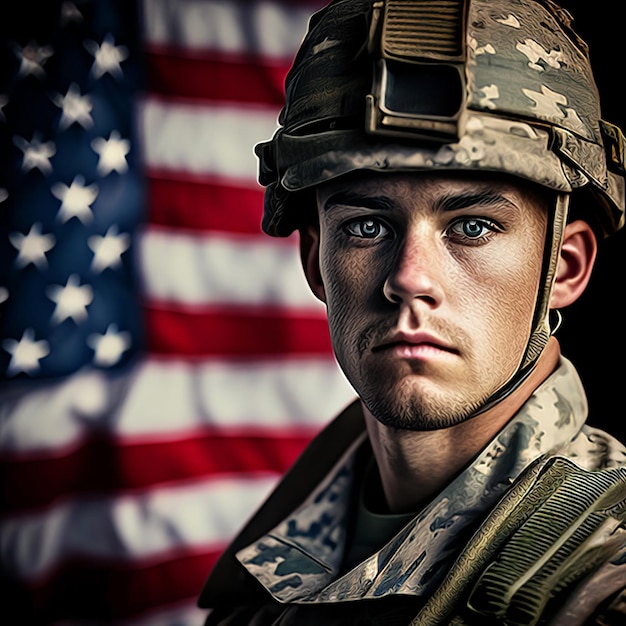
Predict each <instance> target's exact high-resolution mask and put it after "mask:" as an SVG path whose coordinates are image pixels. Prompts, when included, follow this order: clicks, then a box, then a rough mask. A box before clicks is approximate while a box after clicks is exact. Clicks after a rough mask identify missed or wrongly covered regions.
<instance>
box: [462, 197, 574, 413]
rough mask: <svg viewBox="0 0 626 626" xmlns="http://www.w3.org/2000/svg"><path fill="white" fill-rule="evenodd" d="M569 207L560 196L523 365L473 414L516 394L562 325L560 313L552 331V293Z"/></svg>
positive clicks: (549, 231) (550, 226)
mask: <svg viewBox="0 0 626 626" xmlns="http://www.w3.org/2000/svg"><path fill="white" fill-rule="evenodd" d="M568 208H569V194H564V193H560V194H558V195H557V197H556V202H555V206H554V211H552V212H551V214H550V218H549V222H548V229H547V234H546V246H545V249H544V260H543V268H542V271H541V281H540V282H539V289H538V290H537V306H536V308H535V314H534V316H533V323H532V328H531V332H530V337H529V339H528V343H527V345H526V351H525V352H524V356H523V358H522V360H521V362H520V366H519V367H518V368H517V370H516V371H515V373H514V374H513V375H512V376H511V378H509V380H508V381H507V382H506V383H505V384H504V385H502V387H500V388H499V389H498V390H497V391H496V392H495V393H494V394H493V395H492V396H491V397H489V398H488V399H487V400H486V401H485V403H484V404H483V405H482V406H481V407H480V408H479V409H478V410H477V411H476V412H475V413H474V414H473V416H474V417H475V416H476V415H480V414H481V413H484V412H485V411H487V410H488V409H490V408H492V407H493V406H494V405H496V404H498V403H499V402H501V401H502V400H503V399H504V398H506V397H507V396H509V395H510V394H511V393H512V392H513V391H515V390H516V389H517V388H518V387H519V386H520V385H521V384H522V383H523V382H524V380H525V379H526V378H527V377H528V375H529V374H530V373H531V372H532V371H533V368H534V367H535V363H536V362H537V359H538V358H539V355H540V354H541V353H542V352H543V349H544V348H545V347H546V344H547V343H548V340H549V339H550V336H551V335H553V334H554V333H555V332H556V330H557V328H558V327H559V326H560V318H561V315H560V313H559V314H558V318H559V319H558V323H557V324H556V325H555V327H554V328H553V329H551V328H550V294H551V293H552V287H553V286H554V281H555V278H556V270H557V266H558V262H559V256H560V253H561V244H562V243H563V233H564V231H565V224H566V222H567V212H568Z"/></svg>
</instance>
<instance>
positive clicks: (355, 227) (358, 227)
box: [345, 219, 390, 239]
mask: <svg viewBox="0 0 626 626" xmlns="http://www.w3.org/2000/svg"><path fill="white" fill-rule="evenodd" d="M345 230H346V231H347V232H348V233H349V234H351V235H354V236H355V237H360V238H361V239H380V238H381V237H387V236H388V235H389V233H390V231H389V229H388V228H387V227H386V226H385V225H384V224H381V223H380V222H379V221H377V220H373V219H367V220H354V221H352V222H350V223H348V224H346V226H345Z"/></svg>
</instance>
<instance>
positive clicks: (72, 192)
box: [52, 175, 98, 224]
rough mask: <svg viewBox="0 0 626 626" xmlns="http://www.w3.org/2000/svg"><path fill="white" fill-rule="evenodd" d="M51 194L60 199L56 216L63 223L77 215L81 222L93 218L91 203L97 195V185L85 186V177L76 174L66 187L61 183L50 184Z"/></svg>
mask: <svg viewBox="0 0 626 626" xmlns="http://www.w3.org/2000/svg"><path fill="white" fill-rule="evenodd" d="M52 194H53V195H54V196H55V198H58V199H59V200H61V207H60V208H59V212H58V213H57V218H58V219H59V220H61V222H63V223H65V222H67V221H68V220H70V219H71V218H72V217H77V218H78V219H79V220H80V221H81V222H82V223H83V224H86V223H87V222H90V221H91V220H92V219H93V213H92V212H91V204H92V203H93V202H94V200H95V199H96V197H97V196H98V185H96V184H93V185H89V186H85V179H84V178H83V177H82V176H80V175H77V176H75V177H74V180H73V181H72V184H71V185H70V186H69V187H68V186H67V185H65V184H63V183H55V184H54V185H52Z"/></svg>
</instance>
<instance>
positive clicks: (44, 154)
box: [13, 134, 56, 174]
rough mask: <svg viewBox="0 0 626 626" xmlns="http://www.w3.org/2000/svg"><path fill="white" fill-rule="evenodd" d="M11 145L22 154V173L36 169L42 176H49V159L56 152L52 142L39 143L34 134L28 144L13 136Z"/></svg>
mask: <svg viewBox="0 0 626 626" xmlns="http://www.w3.org/2000/svg"><path fill="white" fill-rule="evenodd" d="M13 143H14V144H15V145H16V146H17V147H18V148H19V149H20V150H21V151H22V152H23V153H24V160H23V161H22V170H23V171H24V172H28V171H30V170H32V169H34V168H37V169H38V170H39V171H40V172H41V173H42V174H49V173H50V172H51V171H52V165H51V164H50V158H51V157H52V156H54V154H55V152H56V147H55V145H54V143H53V142H52V141H47V142H45V143H44V142H41V141H40V140H39V136H38V135H36V134H35V135H34V136H33V139H32V141H30V142H28V141H26V139H24V138H23V137H18V136H15V137H14V138H13Z"/></svg>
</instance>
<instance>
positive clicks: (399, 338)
mask: <svg viewBox="0 0 626 626" xmlns="http://www.w3.org/2000/svg"><path fill="white" fill-rule="evenodd" d="M385 351H390V352H393V353H394V354H396V355H397V356H399V357H402V358H409V359H418V358H428V357H435V356H442V355H446V354H447V355H455V356H458V355H459V350H457V349H456V348H454V347H453V346H452V345H450V344H448V343H446V342H445V341H443V340H441V339H439V338H438V337H435V336H433V335H430V334H428V333H423V332H420V333H415V334H407V333H396V334H394V335H393V336H391V337H389V338H388V339H384V340H383V341H381V342H380V343H378V344H376V345H375V346H373V347H372V352H373V353H377V352H385Z"/></svg>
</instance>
